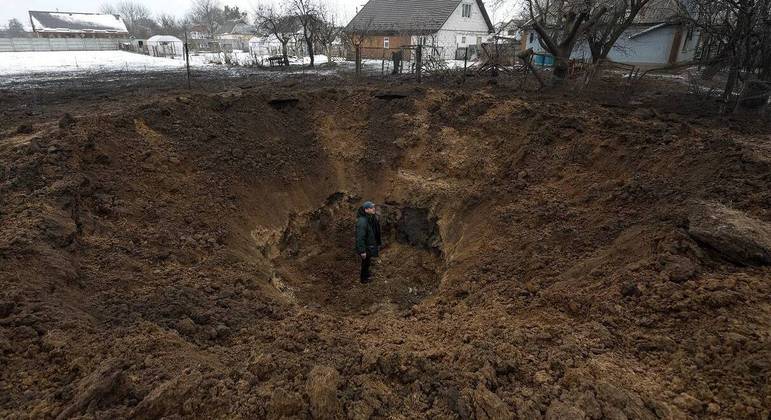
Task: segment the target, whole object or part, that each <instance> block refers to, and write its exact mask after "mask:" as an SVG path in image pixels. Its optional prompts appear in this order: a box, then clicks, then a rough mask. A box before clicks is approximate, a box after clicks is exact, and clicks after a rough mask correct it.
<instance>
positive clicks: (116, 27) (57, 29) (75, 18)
mask: <svg viewBox="0 0 771 420" xmlns="http://www.w3.org/2000/svg"><path fill="white" fill-rule="evenodd" d="M29 21H30V23H31V24H32V32H34V33H35V35H36V36H37V37H38V38H128V37H129V33H128V29H126V24H125V23H124V22H123V19H121V17H120V16H118V15H110V14H102V13H78V12H46V11H40V10H30V11H29Z"/></svg>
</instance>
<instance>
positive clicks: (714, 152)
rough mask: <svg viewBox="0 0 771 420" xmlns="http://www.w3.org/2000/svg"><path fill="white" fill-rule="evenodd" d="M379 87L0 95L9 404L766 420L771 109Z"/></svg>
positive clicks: (156, 411)
mask: <svg viewBox="0 0 771 420" xmlns="http://www.w3.org/2000/svg"><path fill="white" fill-rule="evenodd" d="M384 89H393V87H389V86H385V85H381V84H379V83H371V84H348V85H346V84H343V83H339V82H336V83H329V84H328V86H324V84H321V83H320V84H319V86H318V87H308V86H303V87H298V86H296V85H294V86H293V85H292V84H291V83H284V84H276V85H274V86H262V85H260V86H254V87H251V86H242V87H241V88H238V87H233V88H229V89H227V90H225V91H222V92H217V93H211V92H199V93H194V94H181V93H176V92H171V91H166V92H164V93H163V94H160V95H157V96H155V97H152V96H146V97H144V100H141V101H139V100H130V99H126V98H125V97H123V99H121V98H115V101H113V102H110V103H109V106H106V105H105V104H104V103H103V101H102V100H101V99H100V100H98V101H95V102H94V103H93V104H90V105H89V101H88V99H87V98H86V99H81V100H80V101H79V102H77V104H78V105H77V106H72V107H70V109H68V110H67V111H68V112H69V113H70V114H71V116H72V117H73V118H72V119H71V120H69V119H63V120H60V118H61V117H62V115H63V113H64V111H65V109H66V107H65V106H61V107H59V106H49V107H46V108H44V109H43V111H42V113H40V114H38V115H26V116H25V115H24V114H23V112H21V111H19V110H20V109H21V108H19V107H17V105H18V104H19V103H20V102H19V101H22V99H21V98H12V99H8V98H6V103H13V104H14V108H13V110H11V111H9V112H8V114H7V115H8V116H9V118H12V120H11V121H12V122H9V121H6V122H5V123H4V125H3V126H2V128H3V130H4V131H3V132H2V135H0V287H1V289H0V417H2V418H70V417H77V416H83V418H96V419H107V418H125V417H134V418H158V417H162V416H167V417H179V416H182V417H190V418H276V419H278V418H354V419H367V418H477V419H504V418H528V419H530V418H544V417H545V418H547V419H559V418H564V419H573V418H591V419H600V418H608V419H611V418H612V419H624V418H630V419H644V418H756V419H766V418H768V416H769V407H771V399H769V395H771V393H769V383H768V378H769V363H771V352H769V348H771V346H770V344H771V343H769V331H771V329H770V328H769V327H771V316H770V315H771V300H770V299H769V297H770V296H771V294H770V292H771V290H770V289H771V269H769V267H768V266H767V265H764V264H767V263H768V262H767V261H765V260H764V259H763V258H765V257H764V255H768V254H763V253H764V252H767V251H768V249H766V246H767V244H768V238H767V237H765V236H764V235H765V233H764V232H767V231H765V230H764V229H767V228H768V224H769V223H771V136H770V135H769V130H768V125H767V123H766V122H763V121H761V120H760V119H759V118H756V117H753V118H749V117H744V118H738V117H737V118H732V119H725V118H717V117H711V116H701V117H696V116H693V115H694V114H693V113H691V112H690V111H688V114H683V113H676V112H672V110H671V108H668V107H667V106H666V105H667V102H668V101H666V100H662V99H661V97H662V94H661V93H658V94H657V95H658V96H657V98H658V99H656V101H658V102H659V103H662V104H664V105H662V106H661V107H659V106H656V105H654V104H651V103H648V102H641V103H637V104H636V105H635V106H628V105H627V106H624V105H619V104H610V103H608V102H607V101H605V100H604V99H602V98H595V99H586V100H577V99H576V98H575V97H574V96H573V95H567V96H563V95H561V94H560V93H559V92H556V93H555V92H546V93H544V94H543V95H542V96H539V95H536V94H527V95H524V96H523V95H521V94H519V93H517V92H513V91H511V90H509V89H507V88H505V87H501V86H496V85H491V86H486V85H482V84H479V85H476V86H469V87H465V88H458V87H456V86H452V87H451V86H445V85H443V84H433V85H429V86H424V87H418V86H413V85H410V84H406V85H403V86H401V87H399V88H398V89H399V92H400V93H406V94H407V95H406V97H404V98H399V97H398V96H402V95H390V96H389V95H382V92H383V90H384ZM376 95H377V96H381V97H383V98H385V99H379V98H377V97H376ZM682 100H685V99H683V98H681V97H676V98H675V97H674V96H673V99H672V100H671V101H669V103H670V106H671V103H677V101H682ZM17 127H19V128H17ZM364 199H373V200H375V201H377V202H378V203H380V204H384V205H383V206H382V207H381V209H380V211H381V216H382V219H383V222H384V230H385V236H386V247H385V249H384V250H383V252H382V256H381V258H380V262H379V264H378V269H377V274H376V276H375V281H374V282H373V283H372V284H369V285H360V284H359V283H358V281H357V275H358V274H357V272H356V271H357V269H358V267H357V261H356V259H355V258H356V257H355V255H354V253H353V223H354V211H355V208H356V206H357V205H358V204H359V203H360V202H361V201H362V200H364ZM726 214H728V215H730V220H727V219H726V218H727V216H725V215H726ZM723 219H726V220H723ZM710 221H714V223H710ZM724 225H725V226H727V227H726V228H725V229H723V228H721V229H717V228H715V227H717V226H724ZM726 229H728V230H726ZM736 250H739V251H736Z"/></svg>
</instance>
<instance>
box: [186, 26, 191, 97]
mask: <svg viewBox="0 0 771 420" xmlns="http://www.w3.org/2000/svg"><path fill="white" fill-rule="evenodd" d="M185 66H186V67H187V90H190V48H189V47H188V43H187V29H185Z"/></svg>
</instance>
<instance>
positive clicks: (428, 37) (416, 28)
mask: <svg viewBox="0 0 771 420" xmlns="http://www.w3.org/2000/svg"><path fill="white" fill-rule="evenodd" d="M345 32H346V33H348V34H349V35H352V36H356V37H358V38H360V39H361V40H362V42H361V46H362V56H363V57H365V58H389V57H390V56H391V52H392V51H397V50H399V49H400V47H402V46H408V45H418V44H420V45H424V46H426V47H427V48H426V49H425V50H424V51H425V52H424V54H425V55H433V56H437V57H439V58H443V59H455V58H460V59H462V58H463V57H464V56H465V54H466V53H467V52H470V55H473V54H475V53H476V52H478V51H479V49H480V47H481V45H482V43H483V42H486V41H487V40H488V38H489V36H490V34H492V33H494V32H495V28H494V27H493V24H492V22H491V21H490V16H489V15H488V14H487V10H486V9H485V4H484V2H483V1H482V0H369V2H367V4H366V5H364V7H363V8H362V9H361V10H360V11H359V13H357V14H356V16H355V17H354V18H353V20H351V22H350V23H348V25H347V26H346V27H345Z"/></svg>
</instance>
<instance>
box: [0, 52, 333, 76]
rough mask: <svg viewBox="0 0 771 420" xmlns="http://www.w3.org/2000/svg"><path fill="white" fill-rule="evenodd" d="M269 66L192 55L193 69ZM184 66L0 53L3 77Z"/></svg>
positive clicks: (320, 58)
mask: <svg viewBox="0 0 771 420" xmlns="http://www.w3.org/2000/svg"><path fill="white" fill-rule="evenodd" d="M289 61H290V64H292V65H307V64H310V57H304V58H298V57H290V60H289ZM328 61H329V60H328V59H327V56H325V55H317V56H315V62H316V64H324V63H327V62H328ZM260 64H262V65H266V66H267V65H268V56H259V55H252V54H250V53H247V52H243V51H233V52H231V53H196V54H191V55H190V66H191V67H193V68H201V67H210V66H217V65H222V66H227V65H237V66H255V65H260ZM184 67H185V59H184V57H174V58H166V57H151V56H149V55H142V54H135V53H131V52H126V51H35V52H2V53H0V76H17V77H19V76H23V75H35V74H41V73H46V74H51V73H74V72H113V71H126V72H143V71H160V70H178V69H183V68H184Z"/></svg>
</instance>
